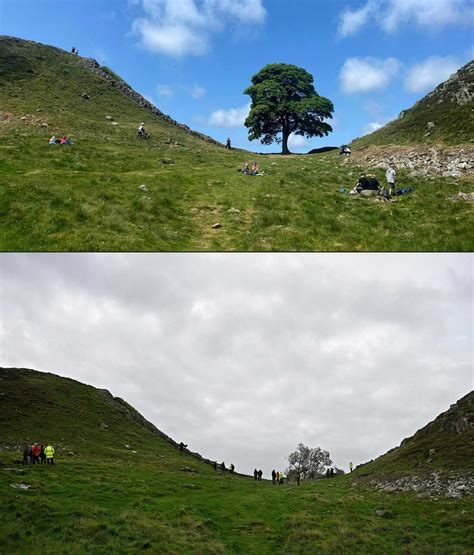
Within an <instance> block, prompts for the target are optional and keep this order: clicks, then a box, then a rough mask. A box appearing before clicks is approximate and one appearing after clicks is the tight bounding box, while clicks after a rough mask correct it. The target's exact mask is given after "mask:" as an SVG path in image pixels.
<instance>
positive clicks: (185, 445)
mask: <svg viewBox="0 0 474 555" xmlns="http://www.w3.org/2000/svg"><path fill="white" fill-rule="evenodd" d="M187 447H188V445H187V444H185V443H183V442H181V443H180V444H179V450H180V451H184V450H185V449H186V448H187Z"/></svg>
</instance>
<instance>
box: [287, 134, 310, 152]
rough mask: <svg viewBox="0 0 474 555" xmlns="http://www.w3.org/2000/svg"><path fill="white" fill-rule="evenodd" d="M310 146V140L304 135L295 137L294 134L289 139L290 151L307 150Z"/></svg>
mask: <svg viewBox="0 0 474 555" xmlns="http://www.w3.org/2000/svg"><path fill="white" fill-rule="evenodd" d="M308 145H309V142H308V139H307V138H306V137H303V136H302V135H295V134H294V133H291V135H290V136H289V137H288V147H289V148H290V149H291V148H293V149H298V148H307V147H308Z"/></svg>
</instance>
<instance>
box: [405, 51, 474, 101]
mask: <svg viewBox="0 0 474 555" xmlns="http://www.w3.org/2000/svg"><path fill="white" fill-rule="evenodd" d="M473 73H474V61H471V62H469V63H468V64H466V65H465V66H464V67H462V68H461V69H460V70H458V71H457V72H456V73H453V75H451V77H450V78H449V79H448V80H447V81H445V82H444V83H441V85H439V86H438V87H436V89H435V90H434V91H432V92H430V93H429V94H427V95H426V96H425V98H424V100H425V101H427V100H430V99H433V100H435V101H436V103H437V104H441V103H442V102H454V103H456V104H457V105H458V106H465V105H466V104H468V103H469V102H471V100H472V99H473V98H474V82H473V80H472V75H473ZM417 104H419V103H418V102H417V103H416V104H415V106H416V105H417Z"/></svg>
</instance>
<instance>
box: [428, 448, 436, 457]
mask: <svg viewBox="0 0 474 555" xmlns="http://www.w3.org/2000/svg"><path fill="white" fill-rule="evenodd" d="M435 453H436V449H430V450H429V452H428V456H429V457H433V456H434V455H435Z"/></svg>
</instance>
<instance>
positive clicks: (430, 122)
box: [426, 121, 435, 129]
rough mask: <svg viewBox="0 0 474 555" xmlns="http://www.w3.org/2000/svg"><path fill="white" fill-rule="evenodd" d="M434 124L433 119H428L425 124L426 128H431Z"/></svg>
mask: <svg viewBox="0 0 474 555" xmlns="http://www.w3.org/2000/svg"><path fill="white" fill-rule="evenodd" d="M434 126H435V122H434V121H429V122H428V123H427V124H426V127H428V129H433V128H434Z"/></svg>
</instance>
